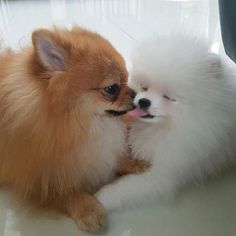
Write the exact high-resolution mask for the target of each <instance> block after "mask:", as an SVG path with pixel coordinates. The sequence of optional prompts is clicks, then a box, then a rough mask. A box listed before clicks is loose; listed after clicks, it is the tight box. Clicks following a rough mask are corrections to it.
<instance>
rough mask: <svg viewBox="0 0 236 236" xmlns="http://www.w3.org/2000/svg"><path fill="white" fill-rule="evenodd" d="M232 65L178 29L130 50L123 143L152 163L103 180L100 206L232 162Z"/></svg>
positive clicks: (126, 201) (137, 198) (155, 193)
mask: <svg viewBox="0 0 236 236" xmlns="http://www.w3.org/2000/svg"><path fill="white" fill-rule="evenodd" d="M231 69H232V68H228V66H227V65H226V64H225V63H223V62H222V61H221V60H220V58H219V57H218V56H217V55H215V54H212V53H210V51H209V50H208V47H207V44H206V43H205V42H203V41H201V40H199V39H194V38H191V37H189V36H185V35H173V36H172V37H162V38H159V39H153V40H150V41H147V42H145V43H143V44H141V45H140V46H139V47H138V48H137V50H136V51H135V54H134V59H133V69H132V72H131V78H130V87H131V88H132V89H134V90H135V91H136V93H137V95H136V97H135V99H134V104H135V105H136V107H137V108H136V109H135V110H133V111H131V112H130V113H129V114H130V115H131V116H133V117H135V118H136V119H135V122H134V123H133V124H132V127H131V132H130V137H129V144H130V145H131V148H132V157H133V158H135V159H145V160H148V161H150V162H151V163H152V166H151V168H150V169H149V170H148V171H147V172H145V173H144V174H142V175H131V176H125V177H123V178H121V179H119V180H118V181H116V182H114V183H112V184H110V185H107V186H105V187H103V188H102V189H101V190H100V191H99V192H98V193H97V196H98V199H99V200H100V201H101V203H102V204H103V205H104V206H105V208H106V209H107V210H110V211H111V210H115V209H117V208H121V207H127V206H130V205H135V204H140V203H141V202H143V201H144V200H145V201H146V200H147V199H150V198H162V197H164V198H166V197H167V198H172V197H173V196H174V193H176V191H177V190H179V189H180V188H182V187H183V186H184V185H186V184H189V183H193V182H201V181H202V180H203V178H204V177H205V176H207V175H212V174H215V173H216V172H217V171H218V170H220V169H222V168H223V167H225V166H227V165H231V164H233V163H235V161H236V158H235V153H236V152H235V149H236V89H235V83H234V82H235V81H234V80H235V79H236V76H235V75H234V74H233V71H232V70H231Z"/></svg>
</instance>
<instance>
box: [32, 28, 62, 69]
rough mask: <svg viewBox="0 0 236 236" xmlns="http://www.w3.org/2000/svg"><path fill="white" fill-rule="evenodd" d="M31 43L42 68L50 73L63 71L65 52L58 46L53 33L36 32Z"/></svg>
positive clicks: (45, 31)
mask: <svg viewBox="0 0 236 236" xmlns="http://www.w3.org/2000/svg"><path fill="white" fill-rule="evenodd" d="M32 42H33V46H34V49H35V52H36V55H37V57H38V60H39V62H40V63H41V64H42V66H43V67H45V68H46V69H47V70H49V71H51V72H53V71H63V70H64V67H65V59H66V50H65V49H63V47H62V46H60V45H59V43H58V42H57V40H56V36H55V35H54V33H53V32H51V31H49V30H36V31H34V32H33V34H32Z"/></svg>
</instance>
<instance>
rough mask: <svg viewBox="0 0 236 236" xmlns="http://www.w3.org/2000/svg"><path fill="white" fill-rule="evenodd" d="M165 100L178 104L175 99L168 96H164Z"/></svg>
mask: <svg viewBox="0 0 236 236" xmlns="http://www.w3.org/2000/svg"><path fill="white" fill-rule="evenodd" d="M163 98H165V99H167V100H169V101H171V102H176V99H175V98H171V97H169V96H167V95H166V94H164V95H163Z"/></svg>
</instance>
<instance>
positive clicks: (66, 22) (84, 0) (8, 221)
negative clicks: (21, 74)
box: [0, 0, 236, 236]
mask: <svg viewBox="0 0 236 236" xmlns="http://www.w3.org/2000/svg"><path fill="white" fill-rule="evenodd" d="M74 23H78V24H80V25H82V26H86V27H88V28H90V29H93V30H96V31H97V32H99V33H101V34H102V35H104V36H106V37H107V38H108V39H109V40H110V41H111V42H112V43H113V45H114V46H115V47H116V48H117V49H118V50H119V51H120V52H121V53H122V54H123V56H124V57H125V59H126V61H127V64H128V67H129V68H130V57H131V52H132V48H133V46H134V45H135V43H136V42H138V41H140V40H142V39H143V38H146V37H148V36H153V35H155V34H166V33H168V32H170V31H172V30H175V31H176V30H180V29H181V30H184V31H188V32H191V33H192V34H197V35H201V36H202V37H205V38H208V39H209V40H210V42H211V43H212V50H213V51H214V52H216V53H223V48H222V45H221V41H220V28H219V20H218V8H217V0H199V1H196V0H192V1H191V0H185V1H184V0H182V1H177V0H169V1H164V0H162V1H161V0H77V1H65V0H51V1H3V0H0V37H1V38H2V39H3V44H4V45H5V46H10V47H12V48H14V49H19V48H21V47H22V46H23V45H25V44H26V43H27V42H29V41H30V33H31V31H32V30H33V29H35V28H39V27H50V26H52V25H53V24H56V25H60V26H66V27H71V26H72V25H73V24H74ZM235 199H236V175H235V174H234V173H229V174H228V175H226V176H224V177H218V178H217V179H215V180H214V181H212V182H210V183H208V184H206V185H204V186H200V187H198V188H195V189H192V190H189V191H188V192H185V193H183V194H182V196H181V198H180V199H179V200H178V201H176V202H174V203H172V204H163V203H155V204H153V203H152V204H146V205H145V206H142V207H140V208H137V209H134V210H126V211H123V212H120V213H116V214H112V215H110V222H109V225H110V227H109V229H108V230H107V231H106V232H104V233H103V234H100V235H111V236H144V235H145V236H156V235H158V236H172V235H173V236H235V235H236V201H235ZM42 235H44V236H64V235H67V236H75V235H88V234H87V233H84V232H81V231H78V230H77V228H76V226H75V225H74V223H73V222H72V221H71V220H70V219H67V218H64V217H60V218H56V219H55V217H51V216H50V217H49V216H47V217H46V216H33V217H32V215H28V214H25V213H24V212H22V209H19V208H18V207H16V206H14V204H12V203H11V202H10V201H9V197H8V195H7V193H5V192H4V191H0V236H42Z"/></svg>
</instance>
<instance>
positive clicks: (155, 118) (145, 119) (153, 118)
mask: <svg viewBox="0 0 236 236" xmlns="http://www.w3.org/2000/svg"><path fill="white" fill-rule="evenodd" d="M163 118H164V117H163V116H153V115H147V116H141V117H138V118H137V119H138V120H139V121H142V122H146V123H159V122H161V121H162V120H163Z"/></svg>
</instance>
